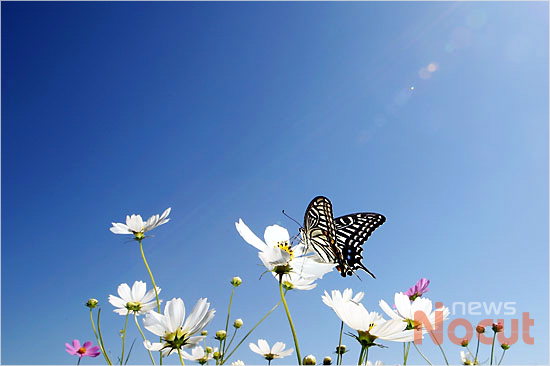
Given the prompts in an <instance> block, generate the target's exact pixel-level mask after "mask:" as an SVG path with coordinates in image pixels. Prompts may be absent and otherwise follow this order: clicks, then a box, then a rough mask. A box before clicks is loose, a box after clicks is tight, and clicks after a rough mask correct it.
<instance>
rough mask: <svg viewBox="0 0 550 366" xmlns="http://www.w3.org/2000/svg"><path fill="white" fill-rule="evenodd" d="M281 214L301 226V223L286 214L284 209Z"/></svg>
mask: <svg viewBox="0 0 550 366" xmlns="http://www.w3.org/2000/svg"><path fill="white" fill-rule="evenodd" d="M283 215H285V216H286V217H288V218H289V219H291V220H292V221H294V222H295V223H296V224H298V226H299V227H302V225H301V224H300V223H299V222H298V221H296V220H295V219H294V218H293V217H290V216H289V215H287V214H286V212H285V210H283Z"/></svg>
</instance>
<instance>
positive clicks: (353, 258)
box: [334, 212, 386, 278]
mask: <svg viewBox="0 0 550 366" xmlns="http://www.w3.org/2000/svg"><path fill="white" fill-rule="evenodd" d="M385 221H386V218H385V217H384V215H381V214H378V213H373V212H362V213H356V214H351V215H346V216H341V217H338V218H336V219H334V224H335V226H336V246H337V247H338V248H339V249H340V253H341V254H342V256H343V261H342V262H341V263H340V268H339V271H340V274H341V275H342V276H343V277H346V276H350V275H352V274H353V272H355V271H356V270H358V269H362V270H364V271H366V272H367V273H368V274H370V275H371V276H372V277H373V278H374V275H373V274H372V273H371V271H369V270H368V269H367V267H365V266H364V265H363V263H361V261H362V260H363V255H362V252H363V247H362V245H363V243H364V242H365V241H367V239H368V238H369V236H371V234H372V232H373V231H374V230H376V228H378V227H379V226H380V225H382V224H383V223H384V222H385Z"/></svg>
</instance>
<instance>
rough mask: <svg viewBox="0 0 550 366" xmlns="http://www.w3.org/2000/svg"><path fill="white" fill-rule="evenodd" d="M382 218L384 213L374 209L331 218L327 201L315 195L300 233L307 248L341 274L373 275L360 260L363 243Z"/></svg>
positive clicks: (330, 210)
mask: <svg viewBox="0 0 550 366" xmlns="http://www.w3.org/2000/svg"><path fill="white" fill-rule="evenodd" d="M385 221H386V218H385V217H384V215H381V214H378V213H374V212H359V213H354V214H350V215H345V216H341V217H337V218H334V216H333V213H332V203H331V202H330V200H329V199H328V198H326V197H323V196H318V197H315V198H314V199H313V200H312V201H311V202H310V204H309V205H308V207H307V209H306V212H305V215H304V227H303V228H302V229H301V234H302V238H303V240H304V242H305V245H306V247H307V248H311V249H313V250H314V251H315V252H316V253H317V254H318V255H319V257H320V258H321V260H323V261H324V262H326V263H335V264H337V266H336V269H337V270H338V271H339V272H340V274H341V275H342V277H346V276H351V275H353V274H354V272H355V271H356V270H359V269H361V270H364V271H365V272H367V273H368V274H369V275H371V276H372V277H373V278H375V276H374V274H372V272H371V271H369V270H368V269H367V267H365V266H364V265H363V263H362V262H361V261H362V259H363V255H362V252H363V247H362V245H363V244H364V243H365V242H366V241H367V239H368V238H369V237H370V235H371V234H372V232H373V231H374V230H375V229H376V228H378V227H379V226H380V225H382V224H383V223H384V222H385Z"/></svg>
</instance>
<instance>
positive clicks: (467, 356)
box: [460, 351, 477, 365]
mask: <svg viewBox="0 0 550 366" xmlns="http://www.w3.org/2000/svg"><path fill="white" fill-rule="evenodd" d="M460 360H461V361H462V364H463V365H476V364H477V362H474V356H472V354H471V353H470V352H464V351H460Z"/></svg>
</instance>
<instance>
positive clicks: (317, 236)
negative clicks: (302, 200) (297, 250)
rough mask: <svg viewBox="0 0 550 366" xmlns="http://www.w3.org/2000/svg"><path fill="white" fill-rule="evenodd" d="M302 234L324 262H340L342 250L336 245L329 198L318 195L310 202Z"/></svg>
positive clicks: (307, 243) (306, 242) (308, 246)
mask: <svg viewBox="0 0 550 366" xmlns="http://www.w3.org/2000/svg"><path fill="white" fill-rule="evenodd" d="M302 236H303V239H304V242H305V245H306V247H307V248H308V250H309V249H313V250H314V251H315V252H316V253H317V254H318V255H319V257H321V259H322V260H323V261H324V262H326V263H339V261H340V260H341V258H342V252H341V250H340V248H339V247H338V246H337V245H336V226H335V224H334V216H333V214H332V203H331V202H330V200H329V199H328V198H326V197H323V196H318V197H315V198H314V199H313V200H312V201H311V202H310V203H309V205H308V206H307V209H306V213H305V215H304V228H303V229H302Z"/></svg>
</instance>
